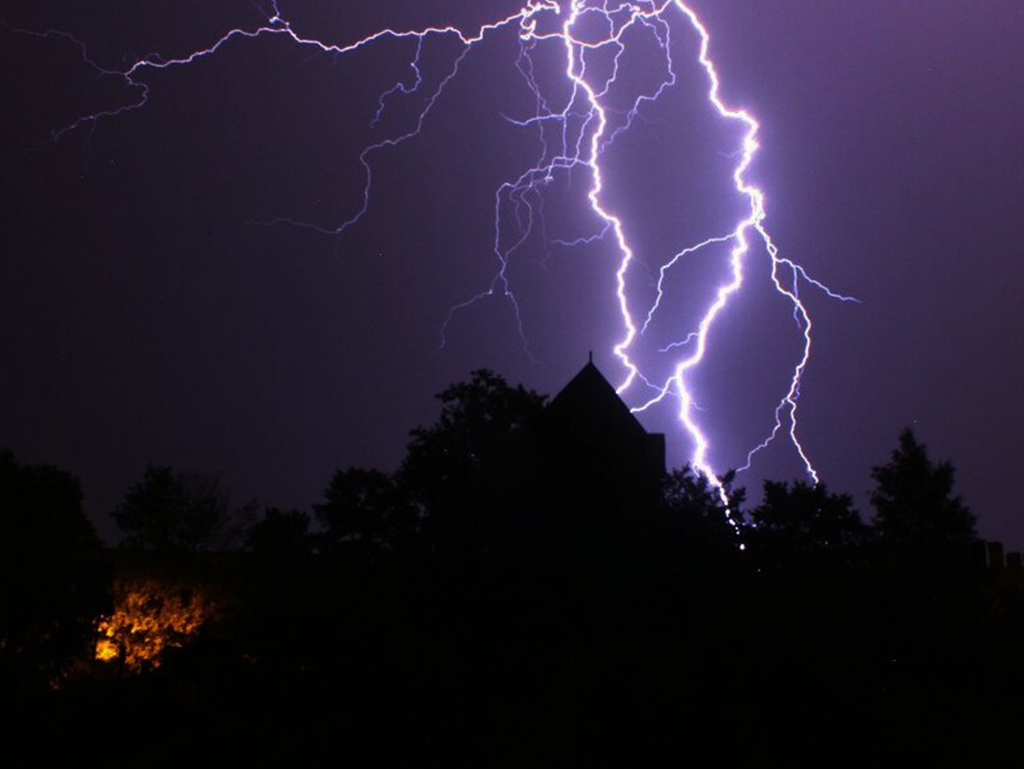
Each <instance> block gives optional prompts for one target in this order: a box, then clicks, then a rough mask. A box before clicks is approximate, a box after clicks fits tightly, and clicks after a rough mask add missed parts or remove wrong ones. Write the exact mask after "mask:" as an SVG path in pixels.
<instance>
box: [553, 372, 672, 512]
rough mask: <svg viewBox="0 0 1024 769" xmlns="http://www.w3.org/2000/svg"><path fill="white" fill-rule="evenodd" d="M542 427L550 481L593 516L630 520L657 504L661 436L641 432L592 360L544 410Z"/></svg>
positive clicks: (662, 446) (661, 473) (662, 468)
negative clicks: (561, 485)
mask: <svg viewBox="0 0 1024 769" xmlns="http://www.w3.org/2000/svg"><path fill="white" fill-rule="evenodd" d="M545 427H546V438H547V440H546V444H547V446H548V449H549V452H550V453H549V455H548V461H549V466H550V467H551V469H552V470H553V471H554V475H555V477H558V478H560V479H561V481H562V482H563V483H564V484H565V489H564V490H565V491H566V493H568V494H571V495H573V496H574V497H575V498H576V499H583V500H585V504H587V505H588V506H589V509H590V510H592V511H593V512H594V513H597V512H599V511H600V512H601V513H603V515H604V516H606V517H610V519H612V520H613V519H617V518H619V516H623V515H625V516H629V517H630V518H632V519H634V520H635V519H636V518H637V517H638V516H640V515H641V514H642V513H644V512H645V511H649V510H652V509H653V508H654V506H655V505H656V504H657V501H658V498H659V495H660V490H661V482H662V478H663V477H664V475H665V436H664V435H662V434H660V433H648V432H647V431H646V430H645V429H644V428H643V425H641V424H640V422H639V421H637V418H636V417H635V416H633V414H632V413H631V412H630V410H629V407H628V406H626V404H625V403H623V402H622V400H621V399H620V398H619V396H618V394H617V393H616V392H615V388H614V387H612V385H611V384H610V383H609V382H608V380H607V379H605V378H604V376H603V375H602V374H601V372H600V371H599V370H598V369H597V366H595V365H594V363H593V360H591V361H590V362H588V363H587V364H586V365H585V366H584V367H583V368H582V369H581V370H580V372H579V373H578V374H577V375H576V376H575V377H573V378H572V380H571V381H570V382H569V383H568V384H567V385H566V386H565V387H564V388H563V389H562V391H561V392H559V393H558V394H557V395H556V396H555V397H554V399H553V400H552V401H551V403H550V404H549V405H548V407H547V413H546V425H545ZM591 521H592V522H593V523H599V522H600V521H598V520H595V519H594V518H593V517H591Z"/></svg>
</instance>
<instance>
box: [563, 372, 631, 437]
mask: <svg viewBox="0 0 1024 769" xmlns="http://www.w3.org/2000/svg"><path fill="white" fill-rule="evenodd" d="M548 414H549V415H550V417H551V418H553V419H554V420H555V421H556V422H560V423H563V424H566V425H572V426H573V427H575V428H577V429H582V430H583V431H584V432H589V430H587V429H586V428H588V427H589V428H590V429H600V430H602V431H603V432H610V433H612V434H613V435H616V434H617V435H619V436H621V437H634V436H635V437H642V436H646V435H647V431H646V430H644V428H643V425H641V424H640V422H639V421H637V418H636V417H635V416H633V414H632V413H631V412H630V410H629V407H628V406H627V405H626V404H625V403H623V401H622V399H621V398H620V397H619V395H618V393H617V392H615V388H614V387H612V385H611V383H610V382H609V381H608V380H607V379H605V378H604V375H603V374H602V373H601V372H600V371H599V370H598V368H597V366H595V365H594V362H593V357H592V356H591V359H590V361H588V363H587V364H586V365H585V366H584V367H583V368H582V369H580V372H579V373H578V374H576V376H574V377H573V378H572V379H571V380H570V381H569V384H567V385H566V386H565V387H563V388H562V390H561V392H559V393H558V395H556V396H555V397H554V399H553V400H552V401H551V403H550V405H549V406H548Z"/></svg>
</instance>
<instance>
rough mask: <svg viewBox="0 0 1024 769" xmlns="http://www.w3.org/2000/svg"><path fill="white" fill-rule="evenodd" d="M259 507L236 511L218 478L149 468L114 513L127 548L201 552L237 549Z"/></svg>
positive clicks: (244, 506) (254, 506)
mask: <svg viewBox="0 0 1024 769" xmlns="http://www.w3.org/2000/svg"><path fill="white" fill-rule="evenodd" d="M255 509H256V505H255V503H253V502H249V503H247V504H244V505H242V506H240V507H235V506H234V505H233V504H232V502H231V498H230V495H229V494H228V493H227V492H226V491H225V490H224V488H223V487H222V485H221V481H220V479H219V478H218V477H216V476H208V475H203V474H201V473H192V474H186V473H182V472H179V471H176V470H174V469H173V468H170V467H156V466H153V465H149V466H147V467H146V469H145V472H144V473H143V476H142V480H141V481H139V482H138V483H136V484H135V485H134V486H132V488H131V489H129V491H128V493H127V495H126V496H125V498H124V501H122V502H121V504H119V505H118V506H117V508H116V509H115V510H114V511H113V513H112V515H113V518H114V521H115V522H116V523H117V525H118V527H119V528H120V529H121V531H122V532H123V533H124V539H123V540H122V543H121V544H122V545H125V546H128V547H136V548H142V549H154V550H183V551H188V552H198V551H205V550H227V549H230V548H232V547H234V546H236V545H237V544H238V543H239V542H240V540H241V538H242V536H243V533H244V532H245V530H246V528H247V526H248V525H249V524H250V523H251V520H252V518H253V516H254V514H255Z"/></svg>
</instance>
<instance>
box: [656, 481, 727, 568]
mask: <svg viewBox="0 0 1024 769" xmlns="http://www.w3.org/2000/svg"><path fill="white" fill-rule="evenodd" d="M735 476H736V474H735V473H734V472H729V473H726V474H725V475H724V476H723V477H722V479H721V482H722V487H721V489H719V488H718V487H716V486H714V485H713V484H712V483H711V482H710V481H709V480H708V477H707V476H706V475H704V474H702V473H698V472H695V471H694V469H693V468H692V467H690V466H689V465H685V466H683V467H681V468H679V469H676V470H672V471H671V472H669V473H668V474H666V476H665V479H664V481H663V484H662V506H663V510H664V517H665V519H666V523H667V524H668V525H669V526H671V527H672V528H673V529H675V530H676V531H679V532H681V533H682V534H683V537H684V538H685V539H686V540H687V541H688V542H691V543H692V542H699V543H700V544H699V545H698V546H699V547H700V548H702V549H703V548H707V547H709V546H710V547H713V548H716V549H719V550H727V551H734V550H736V549H737V548H738V547H739V546H740V545H741V544H742V539H741V537H740V534H741V532H742V529H743V527H744V523H745V518H744V513H743V511H742V507H743V502H744V500H745V499H746V491H745V490H744V489H742V488H739V489H737V488H733V485H732V484H733V481H734V479H735ZM723 491H724V492H725V496H724V498H723V494H722V492H723ZM726 499H728V500H729V501H728V504H726V501H725V500H726Z"/></svg>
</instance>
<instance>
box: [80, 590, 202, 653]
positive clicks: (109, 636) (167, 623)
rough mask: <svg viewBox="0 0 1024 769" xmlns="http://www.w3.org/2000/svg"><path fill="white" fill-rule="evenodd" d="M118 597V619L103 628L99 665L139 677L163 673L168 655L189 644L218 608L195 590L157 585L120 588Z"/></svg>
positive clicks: (104, 621) (112, 618) (106, 622)
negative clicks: (153, 671) (113, 666)
mask: <svg viewBox="0 0 1024 769" xmlns="http://www.w3.org/2000/svg"><path fill="white" fill-rule="evenodd" d="M114 596H115V597H114V612H113V614H111V615H110V616H108V617H104V618H103V619H101V620H100V622H99V626H98V631H99V639H98V640H97V642H96V659H97V660H101V661H104V662H114V661H118V660H119V661H121V662H122V664H123V665H124V667H125V668H126V669H127V670H129V671H131V672H134V673H138V672H142V671H144V670H150V669H153V668H157V667H159V666H160V663H161V661H162V655H163V653H164V651H165V650H166V649H168V648H171V647H177V646H183V645H184V644H185V643H187V642H188V640H189V639H190V638H192V637H193V636H195V634H196V633H197V632H198V631H199V629H200V628H201V627H202V626H203V625H204V624H205V623H206V622H207V621H208V620H209V619H210V618H211V617H212V616H213V614H214V612H215V608H216V607H215V605H214V603H213V602H212V601H211V600H210V599H209V598H208V597H207V596H206V595H205V594H204V593H203V592H201V591H199V590H196V589H195V588H186V587H182V586H180V585H166V584H161V583H159V582H155V581H152V580H149V581H139V582H130V583H125V582H119V583H117V584H116V585H115V587H114Z"/></svg>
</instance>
